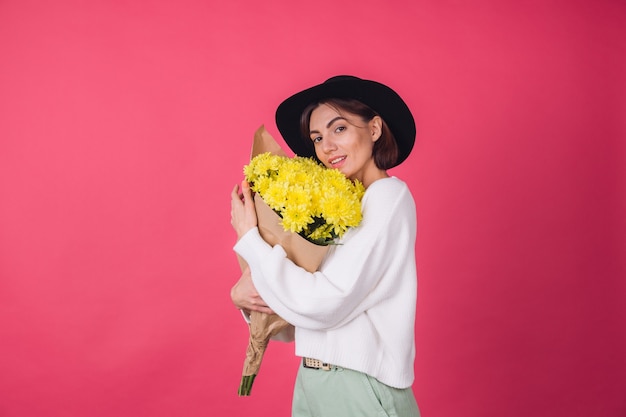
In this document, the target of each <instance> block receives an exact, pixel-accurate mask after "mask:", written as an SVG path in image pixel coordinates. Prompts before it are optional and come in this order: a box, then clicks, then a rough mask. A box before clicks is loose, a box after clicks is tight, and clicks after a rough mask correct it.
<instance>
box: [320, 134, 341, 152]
mask: <svg viewBox="0 0 626 417" xmlns="http://www.w3.org/2000/svg"><path fill="white" fill-rule="evenodd" d="M335 149H337V146H336V144H335V141H333V140H332V139H331V138H329V137H326V138H324V140H323V141H322V150H323V151H324V152H325V153H328V152H331V151H334V150H335Z"/></svg>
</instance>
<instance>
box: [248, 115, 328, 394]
mask: <svg viewBox="0 0 626 417" xmlns="http://www.w3.org/2000/svg"><path fill="white" fill-rule="evenodd" d="M265 152H271V153H273V154H276V155H282V156H286V154H285V152H284V151H283V150H282V148H281V147H280V145H279V144H278V143H277V142H276V141H275V140H274V138H273V137H272V136H271V135H270V134H269V133H268V132H267V130H265V127H264V126H261V127H260V128H259V129H258V130H257V131H256V132H255V134H254V141H253V144H252V151H251V154H250V159H252V158H254V157H255V156H256V155H259V154H261V153H265ZM254 203H255V208H256V214H257V224H258V228H259V233H260V234H261V237H262V238H263V239H264V240H265V241H266V242H267V243H269V244H270V245H272V246H274V245H277V244H278V245H280V246H281V247H282V248H283V249H284V250H285V252H286V253H287V257H288V258H289V259H290V260H292V261H293V262H294V263H295V264H296V265H298V266H300V267H302V268H304V269H306V270H307V271H309V272H315V271H316V270H317V269H318V268H319V266H320V264H321V263H322V260H323V259H324V256H326V252H327V251H328V246H321V245H316V244H314V243H311V242H309V241H308V240H306V239H304V238H303V237H302V236H300V235H298V234H297V233H292V232H288V231H285V230H284V229H283V226H282V225H281V224H280V216H279V215H278V214H277V213H276V212H274V210H272V209H271V208H270V207H269V206H268V205H267V204H265V202H264V201H263V200H262V199H261V197H260V196H259V195H255V196H254ZM237 257H238V260H239V265H240V267H241V270H242V271H243V270H244V269H245V268H247V267H248V265H247V264H246V262H245V261H244V260H243V259H242V258H241V257H240V256H239V255H238V256H237ZM287 326H289V323H287V322H286V321H285V320H284V319H283V318H281V317H280V316H278V315H277V314H265V313H259V312H257V311H252V312H251V313H250V338H249V341H248V348H247V349H246V359H245V360H244V367H243V372H242V380H241V384H240V387H239V395H240V396H248V395H250V390H251V388H252V383H253V382H254V379H255V378H256V375H257V374H258V372H259V369H260V367H261V362H262V360H263V355H264V353H265V350H266V349H267V346H268V344H269V341H270V339H271V338H272V337H274V336H276V335H277V334H278V333H280V332H281V331H282V330H284V329H285V328H286V327H287Z"/></svg>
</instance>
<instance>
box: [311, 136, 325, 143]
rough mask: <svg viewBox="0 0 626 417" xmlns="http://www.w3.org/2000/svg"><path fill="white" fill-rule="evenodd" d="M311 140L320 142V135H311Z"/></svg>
mask: <svg viewBox="0 0 626 417" xmlns="http://www.w3.org/2000/svg"><path fill="white" fill-rule="evenodd" d="M311 140H312V141H313V143H318V142H320V141H321V140H322V137H321V136H315V137H312V138H311Z"/></svg>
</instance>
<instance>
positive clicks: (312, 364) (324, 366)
mask: <svg viewBox="0 0 626 417" xmlns="http://www.w3.org/2000/svg"><path fill="white" fill-rule="evenodd" d="M302 365H303V366H304V367H305V368H310V369H321V370H323V371H330V370H332V369H333V365H331V364H329V363H324V362H322V361H320V360H318V359H312V358H306V357H304V358H302Z"/></svg>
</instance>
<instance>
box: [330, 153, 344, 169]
mask: <svg viewBox="0 0 626 417" xmlns="http://www.w3.org/2000/svg"><path fill="white" fill-rule="evenodd" d="M345 160H346V156H345V155H344V156H338V157H335V158H331V159H329V160H328V162H329V163H330V165H331V166H332V167H333V168H338V167H340V166H341V165H343V161H345Z"/></svg>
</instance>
